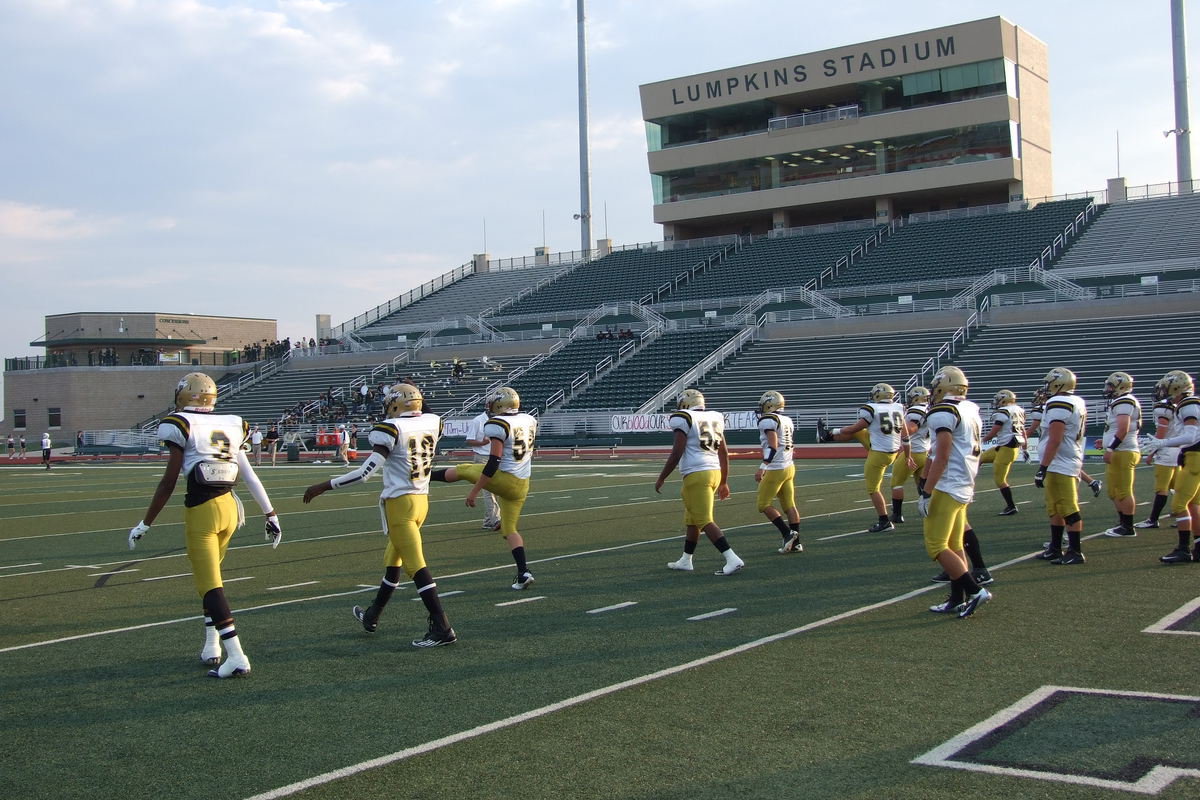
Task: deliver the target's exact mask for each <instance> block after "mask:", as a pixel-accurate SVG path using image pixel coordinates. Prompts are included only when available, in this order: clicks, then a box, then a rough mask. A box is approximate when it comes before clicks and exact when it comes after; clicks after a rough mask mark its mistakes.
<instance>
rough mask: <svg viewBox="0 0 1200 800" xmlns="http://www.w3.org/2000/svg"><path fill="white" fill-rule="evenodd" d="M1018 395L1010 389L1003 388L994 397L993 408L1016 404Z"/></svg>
mask: <svg viewBox="0 0 1200 800" xmlns="http://www.w3.org/2000/svg"><path fill="white" fill-rule="evenodd" d="M1016 402H1017V395H1016V393H1015V392H1012V391H1010V390H1008V389H1001V390H1000V391H998V392H996V394H995V396H993V397H992V408H1003V407H1004V406H1011V405H1015V404H1016Z"/></svg>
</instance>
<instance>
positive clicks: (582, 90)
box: [576, 0, 592, 259]
mask: <svg viewBox="0 0 1200 800" xmlns="http://www.w3.org/2000/svg"><path fill="white" fill-rule="evenodd" d="M586 5H587V3H586V0H576V18H577V20H578V27H579V214H577V215H576V216H577V217H578V219H579V243H580V245H579V249H580V250H582V251H583V253H584V258H585V259H586V258H587V254H588V253H590V252H591V250H592V167H591V156H590V155H589V148H588V80H587V9H586V8H585V6H586Z"/></svg>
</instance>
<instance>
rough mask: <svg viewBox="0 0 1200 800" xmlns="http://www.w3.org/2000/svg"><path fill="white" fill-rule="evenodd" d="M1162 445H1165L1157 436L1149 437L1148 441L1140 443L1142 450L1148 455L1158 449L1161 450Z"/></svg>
mask: <svg viewBox="0 0 1200 800" xmlns="http://www.w3.org/2000/svg"><path fill="white" fill-rule="evenodd" d="M1164 446H1165V445H1164V444H1163V440H1162V439H1157V438H1156V439H1151V440H1150V441H1148V442H1146V443H1145V444H1144V445H1142V452H1143V453H1145V454H1146V455H1148V456H1152V455H1154V454H1155V453H1157V452H1158V451H1159V450H1162V449H1163V447H1164Z"/></svg>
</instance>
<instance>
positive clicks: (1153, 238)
mask: <svg viewBox="0 0 1200 800" xmlns="http://www.w3.org/2000/svg"><path fill="white" fill-rule="evenodd" d="M1197 219H1200V194H1192V195H1180V196H1178V197H1164V198H1159V199H1155V200H1138V201H1135V202H1129V203H1116V204H1114V205H1110V206H1108V207H1107V208H1106V209H1105V210H1104V211H1103V212H1102V213H1101V214H1100V215H1099V216H1098V217H1097V218H1096V219H1095V221H1094V222H1092V224H1091V225H1090V226H1088V229H1087V232H1086V233H1085V234H1084V235H1083V236H1082V237H1081V238H1080V239H1079V241H1078V242H1076V243H1075V244H1074V245H1073V246H1072V247H1071V248H1070V249H1069V250H1068V251H1067V252H1066V254H1065V255H1064V256H1062V257H1061V258H1060V259H1059V260H1058V262H1057V263H1056V264H1055V265H1054V268H1055V269H1070V268H1075V267H1098V266H1105V265H1109V264H1131V263H1141V262H1154V261H1164V260H1169V259H1177V258H1200V228H1198V227H1197V226H1196V220H1197ZM1148 266H1149V267H1151V268H1152V267H1153V264H1148Z"/></svg>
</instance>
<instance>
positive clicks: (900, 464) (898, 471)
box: [892, 452, 929, 489]
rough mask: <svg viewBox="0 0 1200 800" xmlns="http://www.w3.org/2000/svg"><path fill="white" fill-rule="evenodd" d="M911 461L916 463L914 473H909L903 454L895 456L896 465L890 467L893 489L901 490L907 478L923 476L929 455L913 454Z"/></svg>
mask: <svg viewBox="0 0 1200 800" xmlns="http://www.w3.org/2000/svg"><path fill="white" fill-rule="evenodd" d="M912 459H913V461H915V462H917V468H916V470H914V471H909V469H908V461H907V460H906V459H905V458H904V453H903V452H901V453H900V454H899V455H897V456H896V463H895V464H893V465H892V488H893V489H903V488H904V484H905V483H906V482H907V481H908V479H909V478H914V477H915V478H920V477H921V476H922V475H924V474H925V464H926V462H927V461H929V453H913V454H912Z"/></svg>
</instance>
